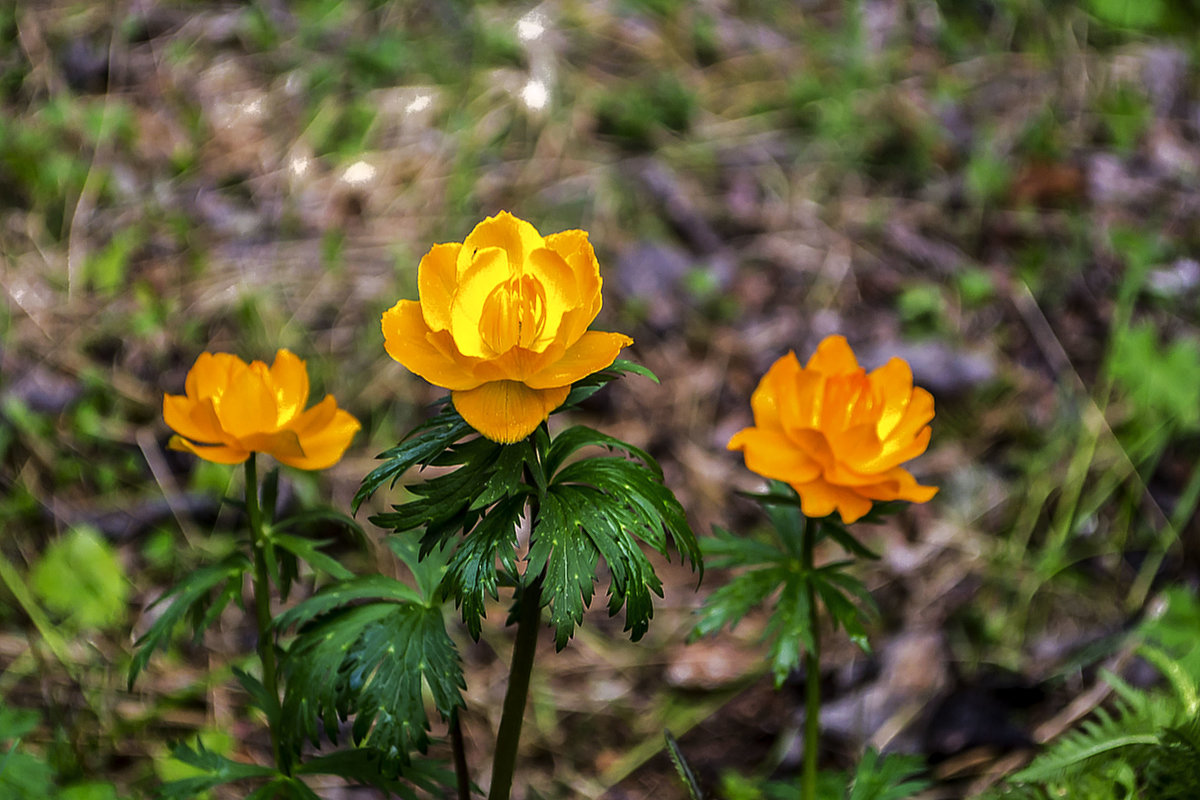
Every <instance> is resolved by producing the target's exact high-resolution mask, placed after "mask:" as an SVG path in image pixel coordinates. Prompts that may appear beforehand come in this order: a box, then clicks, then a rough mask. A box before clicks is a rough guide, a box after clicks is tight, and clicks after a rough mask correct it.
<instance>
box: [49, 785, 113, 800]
mask: <svg viewBox="0 0 1200 800" xmlns="http://www.w3.org/2000/svg"><path fill="white" fill-rule="evenodd" d="M55 800H119V796H118V795H117V787H115V786H113V785H112V784H111V783H104V782H102V781H84V782H83V783H76V784H72V785H71V786H68V787H66V788H65V789H61V790H59V792H58V796H57V797H56V798H55Z"/></svg>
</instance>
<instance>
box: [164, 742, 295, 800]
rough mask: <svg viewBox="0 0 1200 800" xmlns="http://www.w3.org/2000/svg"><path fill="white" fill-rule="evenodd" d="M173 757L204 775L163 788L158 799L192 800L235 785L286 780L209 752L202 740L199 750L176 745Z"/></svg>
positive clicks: (184, 745) (273, 772)
mask: <svg viewBox="0 0 1200 800" xmlns="http://www.w3.org/2000/svg"><path fill="white" fill-rule="evenodd" d="M171 755H172V756H173V757H175V758H176V759H178V760H179V761H182V762H183V763H185V764H187V765H188V766H190V767H194V768H196V769H197V770H200V771H201V774H200V775H193V776H191V777H188V778H182V779H180V780H176V781H169V782H167V783H165V784H163V785H162V787H160V788H159V790H158V795H159V797H162V798H163V799H164V800H192V798H194V797H196V796H197V795H199V794H200V793H201V792H205V791H207V790H209V789H212V788H213V787H215V786H221V785H224V784H226V783H233V782H234V781H243V780H248V779H252V778H273V777H274V778H279V777H283V776H281V775H280V774H279V773H278V772H277V771H276V770H274V769H272V768H271V767H263V766H259V765H257V764H243V763H242V762H240V761H234V760H233V759H231V758H227V757H225V756H223V755H221V754H219V753H214V752H213V751H211V750H209V749H208V748H206V747H205V746H204V743H203V742H201V741H200V740H199V739H197V740H196V746H195V747H192V746H190V745H187V744H177V745H175V746H174V747H173V748H172V749H171Z"/></svg>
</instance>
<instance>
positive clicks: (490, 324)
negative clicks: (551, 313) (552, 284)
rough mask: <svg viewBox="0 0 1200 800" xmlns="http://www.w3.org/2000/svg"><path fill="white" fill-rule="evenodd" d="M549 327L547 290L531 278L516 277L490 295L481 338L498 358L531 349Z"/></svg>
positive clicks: (480, 332) (480, 320) (483, 317)
mask: <svg viewBox="0 0 1200 800" xmlns="http://www.w3.org/2000/svg"><path fill="white" fill-rule="evenodd" d="M545 326H546V290H545V289H544V288H543V287H542V284H541V283H540V282H539V281H538V280H537V279H536V278H534V277H533V276H532V275H514V276H513V277H512V278H509V279H508V280H507V281H505V282H504V283H501V284H500V285H498V286H497V287H496V288H495V289H493V290H492V291H491V293H490V294H488V297H487V300H485V301H484V303H483V311H482V313H481V314H480V319H479V337H480V338H481V339H483V343H484V344H485V345H486V346H487V347H488V348H490V349H491V351H492V352H493V353H495V354H500V353H506V352H508V351H509V350H511V349H512V348H513V347H524V348H530V347H531V346H532V345H533V343H534V342H535V341H537V339H538V337H539V336H541V334H542V329H543V328H545Z"/></svg>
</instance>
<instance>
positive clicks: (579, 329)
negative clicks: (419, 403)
mask: <svg viewBox="0 0 1200 800" xmlns="http://www.w3.org/2000/svg"><path fill="white" fill-rule="evenodd" d="M601 283H602V282H601V280H600V265H599V264H598V263H597V261H596V254H595V252H594V251H593V250H592V246H591V244H590V243H589V242H588V235H587V233H586V232H584V231H580V230H569V231H563V232H562V233H554V234H550V235H549V236H545V237H543V236H542V235H541V234H539V233H538V232H537V229H536V228H534V227H533V225H531V224H529V223H528V222H525V221H524V220H521V219H518V218H517V217H514V216H513V215H512V214H509V213H507V212H504V211H502V212H500V213H499V214H497V215H496V216H494V217H488V218H487V219H485V220H484V221H483V222H480V223H479V224H478V225H476V226H475V229H474V230H473V231H471V233H470V235H469V236H467V238H466V240H465V241H463V242H462V243H458V242H453V243H450V244H437V245H434V246H433V249H431V250H430V251H429V252H428V253H427V254H426V255H425V257H424V258H422V259H421V263H420V265H419V266H418V268H417V292H418V297H419V299H418V300H401V301H400V302H398V303H396V305H395V306H393V307H392V308H391V309H389V310H388V311H386V312H384V315H383V340H384V347H385V348H386V349H387V352H388V355H390V356H391V357H392V358H394V359H396V360H397V361H399V362H400V363H401V364H403V365H404V366H405V367H407V368H408V369H409V370H411V371H412V372H415V373H416V374H418V375H420V376H421V377H422V378H424V379H425V380H427V381H429V382H430V383H432V384H434V385H435V386H441V387H442V388H444V389H449V390H450V399H451V401H452V402H453V403H454V408H455V409H456V410H457V411H458V413H459V414H460V415H462V418H463V419H464V420H466V421H467V422H468V423H469V424H470V425H471V427H473V428H474V429H475V430H477V431H479V432H480V433H481V434H483V435H484V436H486V437H487V438H489V439H491V440H492V441H495V442H501V443H505V444H507V443H511V442H516V441H519V440H521V439H524V438H525V437H526V436H528V435H529V434H531V433H533V431H534V429H536V428H537V426H538V425H540V424H541V423H542V422H544V421H545V420H546V418H547V417H549V416H550V412H551V411H553V410H554V409H556V408H558V407H559V406H560V405H562V403H563V401H564V400H566V399H567V394H569V393H570V391H571V384H572V383H574V382H575V381H577V380H579V379H581V378H585V377H587V376H588V375H591V374H592V373H593V372H597V371H598V370H602V369H604V368H605V367H608V366H609V365H611V364H612V363H613V361H615V360H616V358H617V354H618V353H620V352H621V348H623V347H626V346H628V345H630V344H633V340H632V339H630V338H629V337H628V336H625V335H624V334H621V333H604V332H601V331H589V330H588V329H587V328H588V325H590V324H591V322H592V320H594V319H595V318H596V315H597V314H598V313H600V305H601V297H600V287H601Z"/></svg>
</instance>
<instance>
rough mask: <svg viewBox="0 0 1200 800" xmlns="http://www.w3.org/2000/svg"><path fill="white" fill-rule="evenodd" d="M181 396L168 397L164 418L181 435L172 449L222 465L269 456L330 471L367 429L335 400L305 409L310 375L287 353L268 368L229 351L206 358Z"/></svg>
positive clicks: (199, 360) (191, 372)
mask: <svg viewBox="0 0 1200 800" xmlns="http://www.w3.org/2000/svg"><path fill="white" fill-rule="evenodd" d="M184 391H185V394H183V395H171V394H168V395H163V419H164V420H165V421H166V423H167V425H169V426H170V427H171V428H173V429H174V430H175V431H176V433H178V434H179V435H178V436H172V437H171V441H170V443H169V445H168V446H169V447H170V448H171V449H173V450H183V451H186V452H189V453H195V454H196V455H198V456H200V457H201V458H203V459H205V460H207V461H215V462H217V463H218V464H240V463H242V462H243V461H245V460H246V459H247V458H249V457H250V454H251V453H267V454H269V455H271V456H274V458H275V459H276V460H277V461H279V462H281V463H283V464H287V465H288V466H291V467H297V468H299V469H325V468H326V467H329V466H332V465H333V464H335V463H337V461H338V460H339V459H341V457H342V454H343V453H345V452H346V448H347V447H349V446H350V440H351V439H352V438H354V434H355V432H356V431H357V430H358V429H359V428H360V427H362V426H361V425H359V422H358V420H357V419H355V418H354V417H353V416H352V415H351V414H350V413H349V412H347V411H344V410H342V409H340V408H338V407H337V401H336V400H334V398H333V395H326V396H325V399H324V400H322V401H321V402H320V403H317V404H316V405H315V406H313V407H312V408H310V409H308V410H307V411H305V410H304V406H305V404H306V403H307V402H308V370H307V369H306V368H305V365H304V362H303V361H301V360H300V359H299V358H297V357H296V356H295V355H293V354H292V353H291V352H290V351H288V350H280V351H279V352H278V353H276V354H275V363H273V364H272V365H271V366H270V367H268V366H267V365H266V364H264V363H263V362H261V361H255V362H253V363H250V364H247V363H246V362H245V361H242V359H240V358H238V357H237V356H235V355H230V354H229V353H201V354H200V357H199V358H197V359H196V363H195V364H194V365H193V366H192V368H191V369H190V370H189V371H188V374H187V380H186V382H185V384H184Z"/></svg>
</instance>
